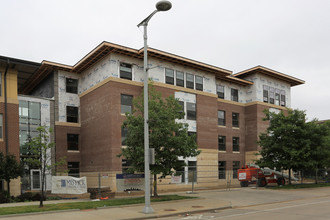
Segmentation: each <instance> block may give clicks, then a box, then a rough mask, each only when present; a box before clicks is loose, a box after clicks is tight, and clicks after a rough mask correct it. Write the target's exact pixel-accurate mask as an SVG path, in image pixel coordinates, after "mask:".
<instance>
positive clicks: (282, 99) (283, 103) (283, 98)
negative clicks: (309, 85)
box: [281, 90, 285, 106]
mask: <svg viewBox="0 0 330 220" xmlns="http://www.w3.org/2000/svg"><path fill="white" fill-rule="evenodd" d="M281 106H285V91H284V90H281Z"/></svg>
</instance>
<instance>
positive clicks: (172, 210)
mask: <svg viewBox="0 0 330 220" xmlns="http://www.w3.org/2000/svg"><path fill="white" fill-rule="evenodd" d="M164 211H167V212H174V211H176V210H175V209H165V210H164Z"/></svg>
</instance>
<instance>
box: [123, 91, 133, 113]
mask: <svg viewBox="0 0 330 220" xmlns="http://www.w3.org/2000/svg"><path fill="white" fill-rule="evenodd" d="M132 103H133V96H132V95H125V94H121V95H120V112H121V113H123V114H125V113H126V112H128V113H132V108H133V104H132Z"/></svg>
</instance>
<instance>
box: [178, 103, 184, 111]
mask: <svg viewBox="0 0 330 220" xmlns="http://www.w3.org/2000/svg"><path fill="white" fill-rule="evenodd" d="M178 102H179V105H181V110H180V113H181V112H182V113H184V102H183V101H178Z"/></svg>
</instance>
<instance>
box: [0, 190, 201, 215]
mask: <svg viewBox="0 0 330 220" xmlns="http://www.w3.org/2000/svg"><path fill="white" fill-rule="evenodd" d="M191 198H196V197H189V196H179V195H164V196H159V197H151V202H165V201H172V200H183V199H191ZM140 203H144V197H138V198H120V199H110V200H103V201H94V202H92V201H88V202H72V203H58V204H44V207H43V208H39V205H29V206H16V207H4V208H0V215H11V214H23V213H34V212H48V211H59V210H69V209H80V210H84V209H96V208H98V207H110V206H121V205H131V204H140Z"/></svg>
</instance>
